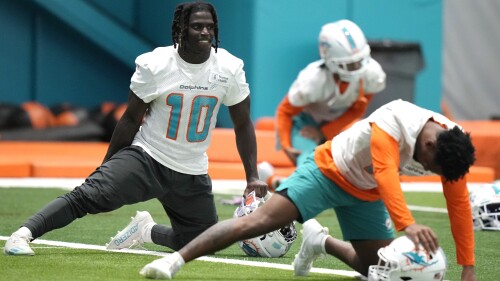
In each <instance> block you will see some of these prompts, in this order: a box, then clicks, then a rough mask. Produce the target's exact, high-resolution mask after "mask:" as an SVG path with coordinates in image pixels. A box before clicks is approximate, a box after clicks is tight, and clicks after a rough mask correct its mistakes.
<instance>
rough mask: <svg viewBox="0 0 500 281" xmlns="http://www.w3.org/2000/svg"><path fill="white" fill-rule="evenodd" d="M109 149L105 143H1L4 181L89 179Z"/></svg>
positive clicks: (0, 155)
mask: <svg viewBox="0 0 500 281" xmlns="http://www.w3.org/2000/svg"><path fill="white" fill-rule="evenodd" d="M107 148H108V143H105V142H25V141H5V142H0V177H65V178H80V177H81V178H85V177H87V176H88V175H89V174H90V173H91V172H92V171H93V170H95V168H96V167H97V166H99V165H100V163H101V161H102V159H103V158H104V154H105V153H106V150H107Z"/></svg>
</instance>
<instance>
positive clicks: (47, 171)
mask: <svg viewBox="0 0 500 281" xmlns="http://www.w3.org/2000/svg"><path fill="white" fill-rule="evenodd" d="M498 124H499V125H500V122H499V123H498ZM467 125H470V124H467ZM464 127H466V126H464ZM499 129H500V128H499ZM472 132H473V142H474V143H475V145H476V148H477V151H478V153H477V158H478V161H477V162H478V163H477V164H480V165H484V164H488V163H489V164H491V165H493V164H494V165H498V161H496V159H500V158H499V157H498V156H500V148H499V145H500V140H496V141H494V140H495V138H492V139H490V137H488V136H489V135H488V134H486V132H484V136H482V135H483V134H478V133H477V132H479V130H477V128H476V129H474V128H472ZM495 132H496V133H498V134H499V137H500V130H497V131H495ZM480 136H482V137H480ZM256 137H257V162H262V161H267V162H269V163H271V165H273V166H274V167H275V172H276V174H278V175H281V176H288V175H290V174H291V173H292V172H293V171H294V170H295V167H294V166H293V164H292V163H291V161H290V160H289V159H288V158H287V157H286V155H285V154H284V153H283V152H282V151H277V150H276V149H275V147H276V133H275V132H274V131H273V130H256ZM486 144H487V145H488V146H489V147H484V145H486ZM107 148H108V143H106V142H25V141H4V142H0V177H65V178H85V177H87V176H88V175H89V174H90V173H91V172H92V171H94V170H95V168H96V167H98V166H99V165H100V164H101V162H102V159H103V158H104V155H105V153H106V150H107ZM487 152H489V153H487ZM207 154H208V157H209V161H210V162H209V168H208V172H209V174H210V176H211V177H212V178H213V179H245V170H244V168H243V164H242V163H241V159H240V157H239V154H238V150H237V148H236V137H235V134H234V130H233V129H223V128H216V129H215V130H214V132H213V135H212V141H211V144H210V146H209V148H208V150H207ZM485 156H494V159H490V158H486V159H485V158H484V157H485ZM487 161H490V162H487ZM484 166H485V165H484ZM497 168H499V169H500V167H498V166H497ZM499 175H500V173H497V176H496V177H495V172H494V170H493V168H489V167H476V166H474V167H471V170H470V174H469V175H468V179H469V180H470V181H471V182H492V181H493V180H494V179H496V178H498V177H499ZM401 180H402V181H410V182H415V181H420V182H422V181H431V182H435V181H439V177H437V176H434V177H401Z"/></svg>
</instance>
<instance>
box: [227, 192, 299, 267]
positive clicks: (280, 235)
mask: <svg viewBox="0 0 500 281" xmlns="http://www.w3.org/2000/svg"><path fill="white" fill-rule="evenodd" d="M267 194H268V195H266V197H265V198H258V197H255V193H254V192H251V193H250V194H249V195H248V196H247V198H246V200H242V202H241V204H240V206H239V207H238V208H237V209H236V210H235V211H234V215H233V217H243V216H246V215H248V214H250V213H252V212H253V211H255V209H257V208H258V207H260V206H262V205H263V204H264V202H265V201H266V200H267V199H268V198H269V197H271V193H269V192H268V193H267ZM296 238H297V230H296V229H295V224H294V223H291V224H289V225H287V226H284V227H282V228H280V229H278V230H275V231H272V232H269V233H266V234H264V235H262V236H260V237H255V238H252V239H247V240H243V241H239V242H238V246H239V247H240V249H241V250H242V251H243V252H244V253H245V254H246V255H247V256H250V257H264V258H278V257H282V256H284V255H285V254H286V253H287V252H288V250H289V249H290V247H291V246H292V244H293V242H294V241H295V239H296Z"/></svg>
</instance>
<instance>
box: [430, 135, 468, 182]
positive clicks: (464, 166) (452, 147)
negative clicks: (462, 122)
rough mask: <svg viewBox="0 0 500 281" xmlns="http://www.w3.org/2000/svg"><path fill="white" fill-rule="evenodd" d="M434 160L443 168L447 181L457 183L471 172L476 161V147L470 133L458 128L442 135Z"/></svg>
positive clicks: (439, 137)
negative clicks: (470, 169) (471, 167)
mask: <svg viewBox="0 0 500 281" xmlns="http://www.w3.org/2000/svg"><path fill="white" fill-rule="evenodd" d="M436 146H437V147H436V154H435V156H434V160H435V162H436V164H438V165H439V166H441V168H442V176H443V177H444V178H445V180H446V181H457V180H459V179H461V178H463V177H464V176H465V174H467V173H468V172H469V168H470V166H472V164H474V161H476V156H475V151H476V149H475V148H474V145H472V140H471V137H470V133H467V132H464V131H462V129H460V128H459V127H458V126H455V127H453V129H451V130H446V131H444V132H442V133H440V134H439V135H438V137H437V144H436Z"/></svg>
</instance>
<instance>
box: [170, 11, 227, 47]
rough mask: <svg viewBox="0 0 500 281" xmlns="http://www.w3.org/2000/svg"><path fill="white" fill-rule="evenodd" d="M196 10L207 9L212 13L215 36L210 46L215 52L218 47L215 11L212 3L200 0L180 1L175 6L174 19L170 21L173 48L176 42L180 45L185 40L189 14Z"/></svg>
mask: <svg viewBox="0 0 500 281" xmlns="http://www.w3.org/2000/svg"><path fill="white" fill-rule="evenodd" d="M197 11H209V12H210V13H211V14H212V17H213V20H214V36H215V42H214V43H215V44H212V46H213V47H214V48H215V52H217V48H218V47H219V24H218V20H217V12H216V11H215V8H214V6H212V4H210V3H205V2H201V1H197V2H192V3H181V4H179V5H177V7H176V8H175V12H174V20H173V22H172V41H173V42H174V48H176V47H177V44H179V45H182V44H181V42H183V41H184V42H185V40H186V38H187V32H188V27H189V16H190V15H191V13H192V12H197Z"/></svg>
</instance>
